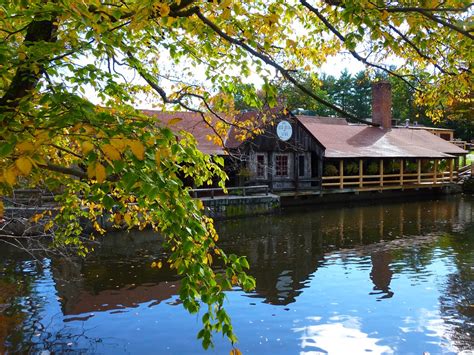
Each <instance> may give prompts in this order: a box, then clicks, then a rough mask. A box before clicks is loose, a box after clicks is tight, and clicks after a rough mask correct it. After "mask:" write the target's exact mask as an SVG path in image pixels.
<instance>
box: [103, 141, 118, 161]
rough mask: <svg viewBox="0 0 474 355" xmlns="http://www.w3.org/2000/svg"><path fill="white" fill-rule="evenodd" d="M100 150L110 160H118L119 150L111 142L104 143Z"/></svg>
mask: <svg viewBox="0 0 474 355" xmlns="http://www.w3.org/2000/svg"><path fill="white" fill-rule="evenodd" d="M102 151H103V152H104V154H105V155H106V156H107V157H108V158H109V159H111V160H120V158H121V156H120V152H119V151H118V150H117V149H116V148H115V147H114V146H113V145H112V144H104V145H103V146H102Z"/></svg>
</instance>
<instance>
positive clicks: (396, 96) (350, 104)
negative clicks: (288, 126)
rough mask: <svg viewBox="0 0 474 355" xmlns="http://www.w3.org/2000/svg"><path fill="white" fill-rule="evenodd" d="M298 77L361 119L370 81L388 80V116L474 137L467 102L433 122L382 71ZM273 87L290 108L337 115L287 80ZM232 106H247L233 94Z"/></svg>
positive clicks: (367, 111) (368, 111) (409, 91)
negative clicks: (389, 113)
mask: <svg viewBox="0 0 474 355" xmlns="http://www.w3.org/2000/svg"><path fill="white" fill-rule="evenodd" d="M299 79H300V81H301V82H303V83H304V84H305V85H306V86H307V87H308V88H311V89H312V90H314V91H315V92H316V93H317V94H318V95H319V96H322V97H324V98H325V99H327V100H328V101H330V102H333V103H335V104H337V105H338V106H339V107H341V108H342V109H344V110H345V111H347V112H351V113H354V114H355V115H357V116H358V117H361V118H368V117H371V115H372V107H371V103H372V91H371V83H372V82H373V81H374V80H377V79H385V80H389V81H390V83H391V84H392V105H393V111H392V115H393V118H395V119H398V120H399V122H400V124H404V123H405V121H406V120H409V121H410V122H411V123H414V122H415V121H417V122H418V123H420V124H423V125H426V126H435V127H445V128H452V129H454V130H455V137H457V138H461V139H464V140H471V139H474V118H473V108H472V107H471V105H469V104H454V105H453V106H452V107H447V108H446V110H445V117H444V119H443V120H442V121H440V122H438V123H433V122H432V121H431V119H430V118H428V117H427V116H426V114H425V109H424V108H423V107H422V106H420V105H417V104H416V103H415V90H414V89H413V88H411V87H410V86H409V85H407V84H406V83H405V82H404V81H402V80H401V79H398V78H394V77H390V78H388V77H387V76H386V75H385V74H384V73H375V74H371V75H369V74H368V73H367V72H365V71H360V72H358V73H357V74H355V75H351V74H350V73H349V72H348V71H343V72H342V73H341V75H340V76H339V77H338V78H336V77H334V76H332V75H326V74H320V75H318V76H316V75H311V74H300V75H299ZM276 86H277V90H278V96H279V97H280V98H281V99H282V100H284V101H285V103H286V106H287V108H288V109H289V110H291V111H295V110H304V111H306V113H308V114H314V115H320V116H338V114H337V113H336V112H334V111H333V110H331V109H330V108H328V107H326V106H324V105H322V104H320V103H318V102H316V101H314V100H312V99H310V98H309V97H307V96H306V95H304V94H303V93H301V92H300V91H299V90H297V89H295V88H294V87H293V86H292V85H291V84H289V83H286V82H281V83H277V84H276ZM414 86H415V85H414ZM463 105H464V107H463ZM236 107H237V108H238V109H248V107H246V105H245V104H244V103H243V100H240V99H239V98H238V97H236Z"/></svg>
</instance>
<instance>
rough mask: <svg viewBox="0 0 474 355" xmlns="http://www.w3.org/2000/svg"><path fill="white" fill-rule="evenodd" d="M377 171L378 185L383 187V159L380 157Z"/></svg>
mask: <svg viewBox="0 0 474 355" xmlns="http://www.w3.org/2000/svg"><path fill="white" fill-rule="evenodd" d="M379 173H380V186H382V187H383V159H382V158H381V159H380V168H379Z"/></svg>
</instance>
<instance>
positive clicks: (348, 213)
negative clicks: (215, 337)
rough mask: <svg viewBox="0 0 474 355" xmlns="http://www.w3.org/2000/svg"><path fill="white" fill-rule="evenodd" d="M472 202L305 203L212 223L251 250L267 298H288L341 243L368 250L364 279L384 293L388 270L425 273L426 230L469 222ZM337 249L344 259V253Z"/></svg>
mask: <svg viewBox="0 0 474 355" xmlns="http://www.w3.org/2000/svg"><path fill="white" fill-rule="evenodd" d="M470 206H471V204H469V203H464V202H463V201H462V200H459V199H454V200H452V199H451V200H450V199H445V200H444V199H443V200H439V201H413V202H403V203H379V204H377V205H375V206H363V207H360V206H359V207H356V208H351V207H342V208H341V207H340V206H333V207H331V206H324V208H321V207H311V209H308V208H306V209H301V210H296V211H293V212H291V213H285V214H282V215H274V216H263V217H262V216H260V217H258V218H246V219H242V220H234V221H226V222H220V223H218V230H219V233H220V235H221V245H222V246H223V248H224V250H226V252H229V253H230V252H232V253H237V254H240V255H246V256H247V257H248V258H249V261H250V265H251V270H250V273H251V274H252V275H253V276H254V277H256V279H257V288H256V294H255V296H256V297H264V298H265V301H266V302H270V303H275V304H288V303H291V302H294V301H295V299H296V297H297V296H298V295H299V294H300V293H301V292H302V291H303V289H304V287H305V284H306V282H307V280H308V278H309V277H310V275H311V274H313V273H314V272H315V271H316V270H317V268H318V267H319V266H320V265H322V264H323V263H324V260H325V256H326V255H328V254H330V253H331V251H333V250H341V249H343V250H354V249H357V250H358V251H359V252H360V253H361V254H363V255H370V256H371V260H372V270H371V274H370V279H371V281H372V282H373V284H374V294H377V295H379V294H380V295H381V297H380V299H382V298H390V297H392V296H393V292H394V290H392V289H391V288H390V283H391V278H392V275H393V274H396V273H398V272H404V273H406V272H407V270H409V271H410V274H411V275H412V276H410V277H413V279H420V280H421V279H423V278H424V277H425V272H426V268H427V266H428V265H430V263H431V262H432V260H433V243H435V240H436V238H434V237H433V236H432V235H430V233H432V232H434V231H436V233H439V231H443V230H445V231H451V230H452V229H453V228H458V227H460V226H464V225H466V223H470V222H472V216H471V215H470V214H469V213H467V212H466V211H467V209H469V208H470ZM315 210H317V212H315ZM424 235H426V236H427V237H426V238H425V237H420V236H424ZM392 242H393V244H392ZM379 244H380V245H379ZM338 255H339V257H340V260H341V262H342V263H344V262H345V259H344V255H345V253H341V252H339V253H338ZM411 271H413V272H411Z"/></svg>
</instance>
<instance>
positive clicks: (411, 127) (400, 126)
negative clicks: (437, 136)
mask: <svg viewBox="0 0 474 355" xmlns="http://www.w3.org/2000/svg"><path fill="white" fill-rule="evenodd" d="M396 128H408V129H423V130H425V131H439V132H454V129H451V128H440V127H428V126H408V127H405V126H402V125H399V126H396Z"/></svg>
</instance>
